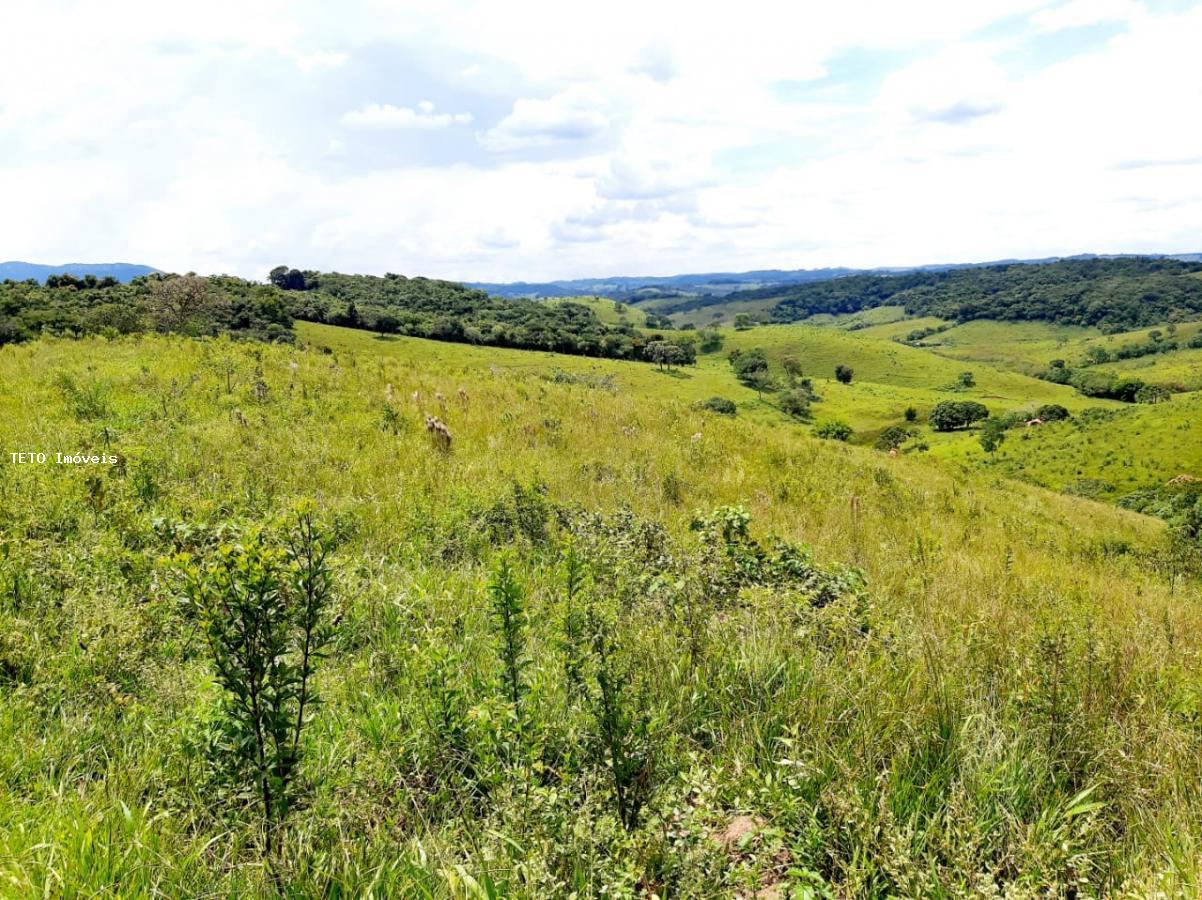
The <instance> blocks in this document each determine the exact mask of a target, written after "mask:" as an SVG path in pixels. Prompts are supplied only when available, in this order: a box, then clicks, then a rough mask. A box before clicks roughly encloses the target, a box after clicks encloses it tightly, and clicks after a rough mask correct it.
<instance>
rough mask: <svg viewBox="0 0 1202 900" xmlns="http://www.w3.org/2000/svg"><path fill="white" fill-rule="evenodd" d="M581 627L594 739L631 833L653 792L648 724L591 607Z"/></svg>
mask: <svg viewBox="0 0 1202 900" xmlns="http://www.w3.org/2000/svg"><path fill="white" fill-rule="evenodd" d="M587 622H588V629H589V632H590V633H591V638H592V640H591V644H592V653H593V663H594V672H595V673H596V679H597V691H596V695H595V696H594V698H593V699H594V703H593V717H594V720H595V722H596V728H597V738H598V740H599V742H600V749H601V756H602V759H603V761H604V765H606V766H607V767H608V768H609V771H610V775H611V776H612V778H613V783H614V800H615V803H616V805H617V808H618V819H619V820H620V821H621V823H622V825H623V827H624V828H625V829H626V830H627V831H633V830H634V828H635V826H636V825H637V824H638V820H639V813H640V812H641V810H642V808H643V805H644V804H645V803H646V801H647V800H648V799H649V798H650V795H651V790H652V788H653V782H652V767H653V756H652V753H653V750H652V743H651V739H650V722H649V720H648V717H647V715H646V714H645V713H644V712H643V711H642V710H641V709H639V708H638V698H637V697H632V696H631V692H630V684H629V681H630V679H629V675H628V673H627V672H625V671H623V669H622V668H621V667H620V665H619V663H618V661H617V660H616V659H615V655H614V654H615V648H614V641H613V635H612V632H611V627H610V625H609V623H608V622H606V621H604V619H603V618H602V617H601V615H600V614H599V613H598V612H597V609H596V607H595V606H592V605H590V606H589V608H588V613H587Z"/></svg>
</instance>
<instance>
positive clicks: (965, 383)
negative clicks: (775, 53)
mask: <svg viewBox="0 0 1202 900" xmlns="http://www.w3.org/2000/svg"><path fill="white" fill-rule="evenodd" d="M956 383H957V384H958V385H959V386H960V387H963V388H970V387H976V385H977V380H976V379H975V378H974V377H973V374H972V372H961V373H960V374H959V376H957V378H956Z"/></svg>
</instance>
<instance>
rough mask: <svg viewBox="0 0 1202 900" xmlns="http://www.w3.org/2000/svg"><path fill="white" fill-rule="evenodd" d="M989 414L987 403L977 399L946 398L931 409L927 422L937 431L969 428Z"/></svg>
mask: <svg viewBox="0 0 1202 900" xmlns="http://www.w3.org/2000/svg"><path fill="white" fill-rule="evenodd" d="M988 415H989V410H988V409H987V408H986V407H985V405H984V404H983V403H977V402H976V401H975V400H944V401H943V402H942V403H940V404H938V405H937V406H936V407H935V408H934V409H932V410H931V414H930V415H929V416H928V417H927V422H928V423H930V426H931V427H932V428H933V429H935V430H936V431H954V430H956V429H957V428H967V427H968V426H969V425H971V424H973V423H974V422H978V421H980V420H981V419H984V418H985V417H986V416H988Z"/></svg>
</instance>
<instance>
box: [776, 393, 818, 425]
mask: <svg viewBox="0 0 1202 900" xmlns="http://www.w3.org/2000/svg"><path fill="white" fill-rule="evenodd" d="M780 408H781V411H782V412H783V413H785V415H788V416H792V417H793V418H794V419H799V420H801V421H803V422H804V421H808V420H809V419H810V418H811V414H810V395H809V393H808V392H807V391H805V390H803V389H801V388H789V389H788V390H784V391H781V392H780Z"/></svg>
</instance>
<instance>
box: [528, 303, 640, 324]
mask: <svg viewBox="0 0 1202 900" xmlns="http://www.w3.org/2000/svg"><path fill="white" fill-rule="evenodd" d="M546 302H547V303H579V304H580V305H581V306H587V307H588V308H589V309H591V310H592V311H593V312H594V313H596V314H597V318H598V319H600V320H601V321H602V322H604V323H605V324H606V325H620V324H623V323H627V322H628V323H630V324H631V325H633V326H634V327H635V328H642V327H644V326H645V325H646V324H647V313H646V312H645V311H644V310H643V309H642V308H640V307H638V306H631V305H630V304H626V303H620V302H619V301H616V300H609V299H607V298H605V297H556V298H554V299H551V300H547V301H546ZM619 306H620V307H621V309H620V310H619V308H618V307H619Z"/></svg>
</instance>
